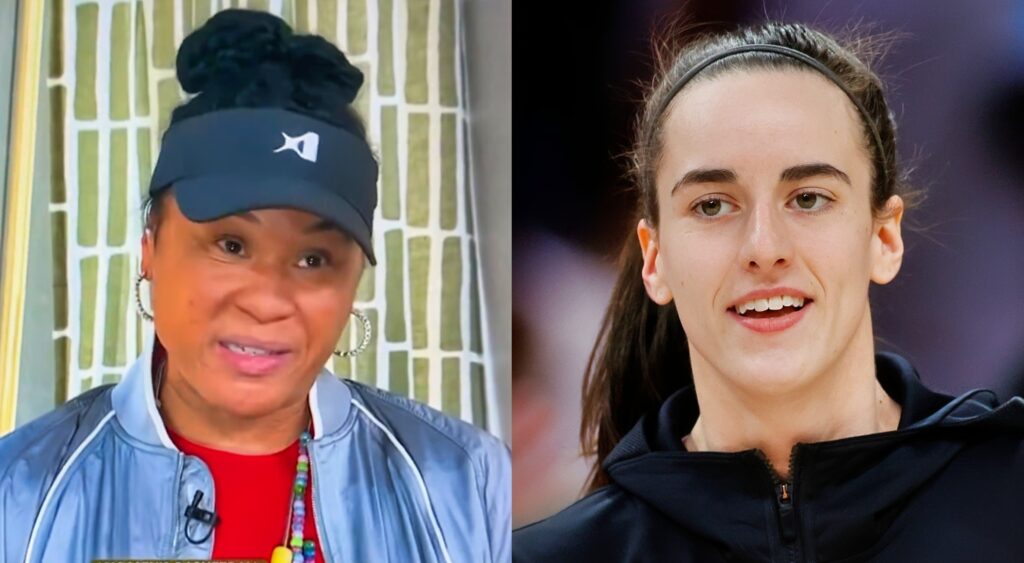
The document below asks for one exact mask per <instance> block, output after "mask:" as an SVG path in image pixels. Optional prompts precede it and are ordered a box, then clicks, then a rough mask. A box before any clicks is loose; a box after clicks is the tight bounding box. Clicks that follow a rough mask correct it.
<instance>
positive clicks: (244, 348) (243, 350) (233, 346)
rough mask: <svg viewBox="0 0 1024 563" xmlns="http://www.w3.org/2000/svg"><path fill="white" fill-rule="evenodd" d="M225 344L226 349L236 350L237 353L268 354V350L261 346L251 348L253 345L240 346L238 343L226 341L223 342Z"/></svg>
mask: <svg viewBox="0 0 1024 563" xmlns="http://www.w3.org/2000/svg"><path fill="white" fill-rule="evenodd" d="M225 346H227V349H228V350H231V351H232V352H236V353H238V354H248V355H250V356H269V355H270V351H269V350H264V349H262V348H253V347H250V346H242V345H240V344H235V343H233V342H228V343H227V344H225Z"/></svg>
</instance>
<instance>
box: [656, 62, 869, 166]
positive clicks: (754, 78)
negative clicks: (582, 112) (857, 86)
mask: <svg viewBox="0 0 1024 563" xmlns="http://www.w3.org/2000/svg"><path fill="white" fill-rule="evenodd" d="M662 147H663V149H662V158H661V164H662V165H661V166H660V167H659V170H658V185H659V186H660V185H662V182H663V180H665V178H664V177H663V176H666V177H667V176H668V175H671V174H677V173H678V172H679V169H682V168H685V169H687V170H688V169H692V168H698V167H709V166H714V167H723V168H733V169H736V170H737V171H738V172H739V173H740V175H741V176H742V174H743V171H744V169H746V170H758V169H762V168H763V169H766V171H767V169H771V170H776V173H777V170H781V169H783V168H786V167H788V166H791V165H794V164H801V163H806V162H828V163H831V164H833V165H835V166H840V165H842V166H846V167H862V168H864V169H865V171H866V170H867V168H868V167H869V166H870V162H869V160H868V153H867V149H866V145H865V140H864V136H863V133H862V126H861V123H860V116H859V114H858V113H857V109H856V107H855V106H854V105H853V103H852V102H851V101H850V100H849V98H847V97H846V94H845V93H844V92H843V91H842V90H841V89H840V88H839V87H838V86H836V85H835V84H833V83H832V82H831V81H829V80H828V79H827V78H825V77H824V76H821V75H820V74H818V73H816V72H814V71H812V70H799V69H785V70H752V71H750V70H741V71H728V72H726V73H724V74H722V75H719V76H714V77H711V78H708V79H703V80H700V81H697V82H693V83H692V84H689V85H687V86H686V87H685V88H684V89H683V91H682V92H681V93H680V94H679V96H677V98H676V99H675V100H674V101H673V102H672V105H671V106H669V109H668V114H667V116H666V118H665V124H664V127H663V131H662ZM683 172H685V170H683Z"/></svg>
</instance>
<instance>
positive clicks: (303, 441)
mask: <svg viewBox="0 0 1024 563" xmlns="http://www.w3.org/2000/svg"><path fill="white" fill-rule="evenodd" d="M166 368H167V362H166V361H164V362H162V363H161V364H160V369H158V370H157V376H156V383H155V384H154V388H155V389H156V393H155V394H156V406H157V408H162V407H163V404H162V403H161V401H160V390H161V387H162V385H163V381H164V370H165V369H166ZM311 439H312V435H311V434H310V433H309V430H303V431H302V434H300V435H299V459H298V461H297V462H296V463H295V481H294V482H293V484H292V496H291V499H290V501H289V506H288V520H289V521H290V523H291V525H290V526H289V527H288V528H285V533H284V542H283V544H284V545H279V546H277V547H275V548H274V551H273V553H272V554H271V557H270V563H314V562H315V561H316V543H315V542H314V541H313V540H303V537H302V536H303V532H304V531H305V528H306V495H305V493H306V487H308V486H309V441H310V440H311ZM289 536H290V537H291V539H290V540H289Z"/></svg>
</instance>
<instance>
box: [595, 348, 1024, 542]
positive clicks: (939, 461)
mask: <svg viewBox="0 0 1024 563" xmlns="http://www.w3.org/2000/svg"><path fill="white" fill-rule="evenodd" d="M876 375H877V377H878V380H879V383H880V384H881V385H882V387H883V388H884V389H885V390H886V392H887V393H889V395H890V396H891V397H892V398H893V399H894V400H895V401H896V402H898V403H900V405H901V406H902V414H901V419H900V423H899V428H898V429H897V430H895V431H892V432H884V433H879V434H873V435H868V436H859V437H853V438H846V439H842V440H834V441H830V442H819V443H814V444H799V445H797V446H796V447H795V448H794V453H793V456H794V457H793V475H792V481H793V483H792V484H793V489H792V494H793V503H794V504H793V506H794V508H795V510H796V512H797V514H800V513H804V514H807V513H810V512H813V514H814V518H813V519H810V520H809V521H808V520H807V519H806V518H805V519H804V520H805V521H804V522H803V523H802V526H803V527H802V531H801V534H802V537H803V539H804V545H805V547H806V548H807V549H808V550H809V551H810V553H808V555H809V556H810V555H812V554H813V555H814V556H815V557H817V558H821V559H829V560H832V559H841V558H843V557H849V556H852V555H855V554H856V553H858V552H859V551H860V550H862V549H864V548H865V547H867V546H870V545H872V544H874V543H875V542H876V541H877V540H878V539H879V538H880V536H881V534H882V533H883V532H884V531H885V529H886V528H887V526H888V523H889V522H890V521H891V519H892V518H895V517H896V515H897V514H898V507H899V506H900V505H901V504H902V503H903V502H904V501H906V500H907V499H908V498H909V497H910V495H912V494H913V493H914V492H915V491H916V490H918V488H919V487H920V486H921V485H923V484H924V483H925V482H926V481H927V480H928V479H929V478H931V477H932V476H934V475H935V474H936V473H938V472H939V471H940V470H941V469H942V468H943V467H945V465H946V464H947V463H949V462H950V461H951V460H952V459H953V457H954V456H955V455H956V454H957V453H958V452H959V451H960V450H961V449H962V448H963V447H964V444H965V443H966V442H965V440H963V439H962V438H959V437H962V436H964V435H965V434H964V432H962V430H963V429H965V428H966V429H967V431H968V432H970V431H972V430H973V431H977V430H978V429H981V428H989V429H991V428H1012V429H1014V431H1015V432H1020V430H1021V429H1022V428H1024V401H1022V400H1021V399H1020V398H1014V399H1012V400H1011V401H1008V402H1007V403H1005V404H1003V405H997V404H996V402H995V398H994V396H993V395H992V394H991V393H988V392H984V391H972V392H969V393H966V394H964V395H962V396H960V397H958V398H955V399H954V398H952V397H949V396H946V395H942V394H939V393H935V392H933V391H930V390H929V389H927V388H926V387H925V386H924V385H923V384H922V383H921V382H920V380H919V378H918V375H917V373H916V372H915V371H914V369H913V367H911V366H910V364H909V363H908V362H907V361H906V360H904V359H903V358H900V357H899V356H896V355H892V354H879V355H878V356H877V357H876ZM698 414H699V413H698V409H697V400H696V395H695V393H694V390H693V388H692V387H689V388H686V389H682V390H680V391H678V392H676V393H675V394H673V395H672V396H670V397H669V398H668V399H667V400H666V401H665V402H664V403H663V404H662V406H661V407H660V409H659V410H658V412H656V413H650V414H649V415H647V416H645V417H644V418H643V419H641V421H640V422H639V423H637V425H636V426H634V428H633V429H632V430H631V431H630V432H629V433H627V434H626V436H625V437H623V439H622V441H621V442H619V444H618V445H617V446H616V448H615V449H614V450H613V451H612V453H611V454H610V455H609V456H608V458H607V460H605V463H604V467H605V469H606V471H607V472H608V474H609V477H610V478H611V481H612V483H614V484H615V485H617V486H619V487H621V488H622V489H625V490H626V491H627V492H628V493H630V494H632V495H634V496H636V497H639V498H640V499H641V500H643V501H645V502H646V503H647V504H649V505H650V506H652V507H653V508H654V509H655V510H657V511H659V512H661V513H663V514H664V515H666V516H667V517H668V518H669V519H671V520H672V521H674V522H675V523H676V524H677V525H678V526H679V527H680V528H683V529H684V530H686V531H688V532H689V533H693V534H696V535H698V536H701V537H704V538H705V539H707V540H710V541H712V542H714V543H717V544H720V545H722V546H723V549H729V550H732V551H734V552H737V553H739V554H742V555H743V556H744V557H750V558H754V559H764V560H770V559H771V552H772V551H774V550H776V549H778V548H779V545H780V542H781V539H780V532H779V526H780V523H779V522H780V521H779V520H778V516H777V511H776V508H775V502H776V486H775V482H774V476H773V472H772V471H771V470H770V469H769V467H768V466H767V464H766V462H765V461H764V460H763V459H764V458H763V457H762V456H761V455H760V454H759V453H758V452H756V451H754V450H747V451H744V452H737V453H722V452H687V451H686V450H685V449H684V448H683V446H682V441H681V438H682V437H683V436H684V435H686V434H687V433H689V431H690V430H691V429H692V427H693V424H694V422H695V421H696V419H697V415H698ZM954 428H957V429H958V430H959V431H957V432H954V431H953V429H954ZM911 467H912V468H913V470H908V468H911ZM801 507H803V508H801ZM808 507H810V509H808ZM886 519H889V520H888V521H886ZM726 546H728V547H726Z"/></svg>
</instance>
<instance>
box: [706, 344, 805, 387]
mask: <svg viewBox="0 0 1024 563" xmlns="http://www.w3.org/2000/svg"><path fill="white" fill-rule="evenodd" d="M800 352H801V351H793V350H783V349H774V350H766V351H764V352H762V353H760V354H756V355H753V356H750V355H747V356H746V357H745V358H744V359H743V360H742V361H740V362H738V363H733V362H730V364H732V365H730V366H723V373H724V374H726V376H727V377H728V378H729V379H731V380H732V381H733V383H734V384H736V385H737V386H739V387H742V388H745V389H747V390H748V391H749V392H751V393H756V394H759V395H784V394H786V393H789V392H792V391H794V390H796V389H799V388H800V387H803V386H804V385H807V383H809V382H810V380H811V379H812V378H813V373H814V370H813V369H812V368H811V364H812V363H813V362H812V361H811V358H807V357H806V356H805V354H801V353H800Z"/></svg>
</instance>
